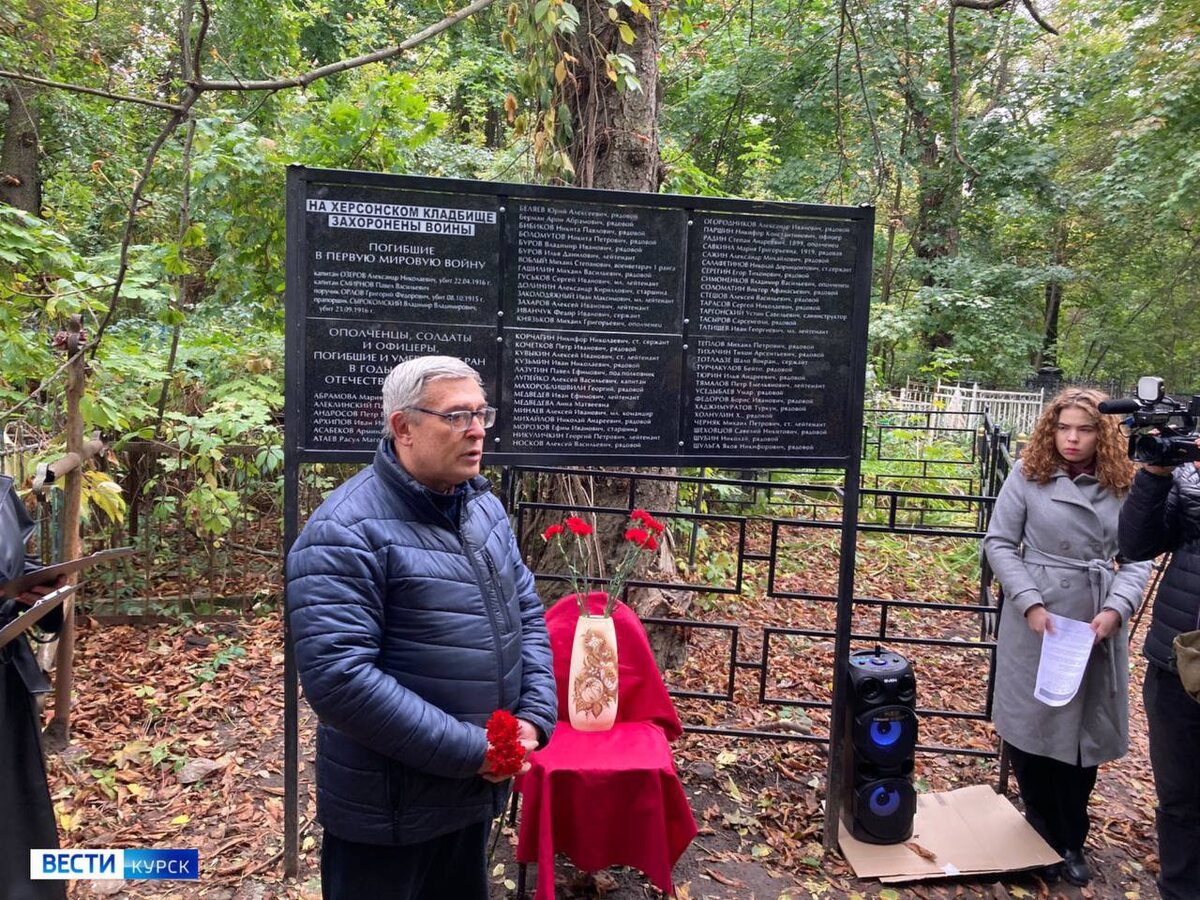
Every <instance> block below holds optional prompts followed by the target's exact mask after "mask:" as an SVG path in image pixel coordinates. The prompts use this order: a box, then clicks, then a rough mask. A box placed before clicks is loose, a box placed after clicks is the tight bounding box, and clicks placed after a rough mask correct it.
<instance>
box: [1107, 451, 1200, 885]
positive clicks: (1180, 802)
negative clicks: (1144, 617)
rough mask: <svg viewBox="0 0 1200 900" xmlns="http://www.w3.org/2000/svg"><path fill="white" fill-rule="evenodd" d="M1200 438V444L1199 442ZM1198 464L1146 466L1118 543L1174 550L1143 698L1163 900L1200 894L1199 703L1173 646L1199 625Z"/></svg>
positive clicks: (1134, 554) (1149, 554) (1145, 550)
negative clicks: (1181, 676)
mask: <svg viewBox="0 0 1200 900" xmlns="http://www.w3.org/2000/svg"><path fill="white" fill-rule="evenodd" d="M1198 443H1200V442H1198ZM1198 465H1200V464H1185V465H1182V466H1179V467H1177V468H1175V469H1174V470H1172V469H1171V468H1169V467H1163V466H1150V465H1143V466H1142V469H1141V471H1140V472H1138V474H1137V475H1136V476H1135V478H1134V481H1133V488H1132V489H1131V490H1130V492H1129V495H1128V496H1127V497H1126V499H1125V503H1124V505H1123V506H1122V507H1121V517H1120V524H1119V527H1118V541H1119V543H1120V546H1121V553H1122V555H1124V556H1126V557H1128V558H1129V559H1151V558H1153V557H1155V556H1157V555H1158V554H1160V553H1164V552H1171V553H1172V554H1173V555H1172V556H1171V561H1170V563H1169V564H1168V566H1167V570H1166V572H1165V573H1164V574H1163V578H1162V582H1161V583H1160V584H1159V587H1158V594H1157V596H1156V597H1155V599H1154V613H1153V616H1152V618H1151V622H1150V632H1149V634H1147V635H1146V644H1145V648H1144V653H1145V655H1146V658H1147V659H1148V660H1149V662H1150V664H1149V665H1148V666H1147V667H1146V681H1145V685H1144V687H1143V690H1142V697H1143V700H1144V702H1145V706H1146V721H1147V723H1148V724H1149V728H1150V765H1151V767H1152V768H1153V770H1154V788H1155V791H1156V792H1157V794H1158V806H1157V808H1156V810H1155V820H1156V825H1157V829H1158V858H1159V865H1160V871H1159V876H1158V889H1159V893H1160V894H1161V895H1162V897H1163V900H1196V898H1198V897H1200V765H1198V764H1197V762H1196V758H1197V753H1200V703H1197V702H1196V701H1195V700H1193V699H1192V698H1191V696H1189V695H1188V694H1187V692H1186V691H1184V689H1183V683H1182V682H1181V681H1180V680H1179V673H1178V672H1177V671H1176V669H1175V659H1174V653H1173V647H1172V644H1173V642H1174V640H1175V636H1176V635H1177V634H1179V633H1180V632H1184V631H1191V630H1193V629H1196V628H1200V469H1198Z"/></svg>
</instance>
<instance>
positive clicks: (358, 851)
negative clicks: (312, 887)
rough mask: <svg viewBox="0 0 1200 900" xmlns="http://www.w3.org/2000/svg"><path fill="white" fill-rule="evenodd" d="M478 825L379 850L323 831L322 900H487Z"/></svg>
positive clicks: (484, 831)
mask: <svg viewBox="0 0 1200 900" xmlns="http://www.w3.org/2000/svg"><path fill="white" fill-rule="evenodd" d="M491 824H492V823H491V822H490V821H484V822H478V823H476V824H474V825H468V826H467V827H466V828H461V829H459V830H458V831H452V832H450V833H449V834H444V835H442V836H441V837H438V838H434V839H433V840H429V841H424V842H422V843H420V844H406V845H403V846H390V845H389V846H380V845H378V844H357V843H355V842H354V841H344V840H342V839H341V838H339V837H338V836H337V835H334V834H330V833H329V832H328V831H326V832H325V837H324V842H323V844H322V846H321V892H322V896H323V897H324V898H325V900H487V898H488V879H487V840H488V833H489V831H490V830H491Z"/></svg>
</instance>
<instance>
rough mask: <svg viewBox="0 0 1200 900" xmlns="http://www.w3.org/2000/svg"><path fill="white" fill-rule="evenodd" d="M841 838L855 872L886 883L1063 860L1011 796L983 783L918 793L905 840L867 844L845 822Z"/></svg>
mask: <svg viewBox="0 0 1200 900" xmlns="http://www.w3.org/2000/svg"><path fill="white" fill-rule="evenodd" d="M838 840H839V843H840V844H841V846H842V853H844V854H845V855H846V859H847V861H848V862H849V863H850V866H851V868H853V869H854V874H856V875H857V876H858V877H859V878H878V879H879V880H880V881H883V882H897V881H918V880H921V879H925V878H947V877H952V876H956V875H982V874H984V873H987V872H1017V871H1020V870H1021V869H1032V868H1034V867H1036V866H1048V865H1051V864H1052V863H1056V862H1058V861H1059V855H1058V854H1057V853H1055V852H1054V851H1053V850H1052V849H1050V845H1049V844H1047V843H1046V842H1045V841H1044V840H1042V838H1041V836H1040V835H1039V834H1038V833H1037V832H1036V831H1034V830H1033V829H1032V828H1031V827H1030V826H1029V823H1028V822H1026V821H1025V817H1024V816H1022V815H1021V814H1020V813H1019V812H1017V810H1016V807H1014V806H1013V805H1012V804H1011V803H1010V802H1009V801H1008V798H1007V797H1004V796H1001V795H1000V794H997V793H996V792H995V791H994V790H993V789H992V788H990V787H988V786H987V785H985V784H976V785H972V786H971V787H965V788H959V789H958V790H956V791H948V792H946V793H941V794H918V795H917V815H916V818H915V819H914V820H913V836H912V837H911V838H910V839H909V840H908V841H907V842H905V843H903V844H866V843H863V842H862V841H858V840H855V839H854V838H853V837H851V835H850V832H848V831H847V830H846V826H845V825H844V824H839V826H838ZM908 845H912V846H908ZM920 850H924V851H926V856H928V855H930V854H931V855H932V856H933V858H932V859H927V858H925V856H922V855H921V853H920V852H919V851H920Z"/></svg>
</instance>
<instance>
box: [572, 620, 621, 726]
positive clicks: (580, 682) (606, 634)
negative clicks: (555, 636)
mask: <svg viewBox="0 0 1200 900" xmlns="http://www.w3.org/2000/svg"><path fill="white" fill-rule="evenodd" d="M568 684H569V688H568V692H567V713H568V716H569V718H570V721H571V727H572V728H574V729H575V730H576V731H608V730H609V729H610V728H612V727H613V723H614V722H616V720H617V632H616V628H615V626H614V624H613V620H612V619H611V618H609V617H607V616H603V617H601V616H580V617H579V620H578V621H577V622H576V623H575V641H574V643H573V644H572V645H571V670H570V681H569V682H568Z"/></svg>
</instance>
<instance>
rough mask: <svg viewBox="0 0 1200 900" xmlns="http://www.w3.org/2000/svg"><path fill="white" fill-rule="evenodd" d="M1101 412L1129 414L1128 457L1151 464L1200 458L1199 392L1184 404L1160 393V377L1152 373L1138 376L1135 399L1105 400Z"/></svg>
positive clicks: (1161, 386) (1176, 463) (1156, 464)
mask: <svg viewBox="0 0 1200 900" xmlns="http://www.w3.org/2000/svg"><path fill="white" fill-rule="evenodd" d="M1100 412H1102V413H1107V414H1109V415H1119V416H1128V418H1127V419H1126V421H1125V424H1126V425H1127V426H1128V428H1129V458H1130V459H1132V460H1135V461H1137V462H1141V463H1146V464H1147V465H1151V466H1177V465H1179V464H1180V463H1185V462H1194V461H1196V460H1200V447H1197V446H1196V438H1197V437H1200V434H1198V433H1197V432H1196V420H1197V419H1198V418H1200V395H1195V396H1193V397H1192V400H1191V402H1190V403H1189V404H1188V405H1187V406H1184V405H1183V404H1182V403H1178V402H1176V401H1175V400H1172V399H1171V398H1170V397H1168V396H1166V395H1165V394H1164V393H1163V380H1162V379H1161V378H1156V377H1155V376H1153V375H1145V376H1143V377H1141V378H1139V379H1138V383H1137V399H1136V400H1134V399H1133V398H1125V399H1121V400H1105V401H1104V402H1103V403H1101V404H1100Z"/></svg>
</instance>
